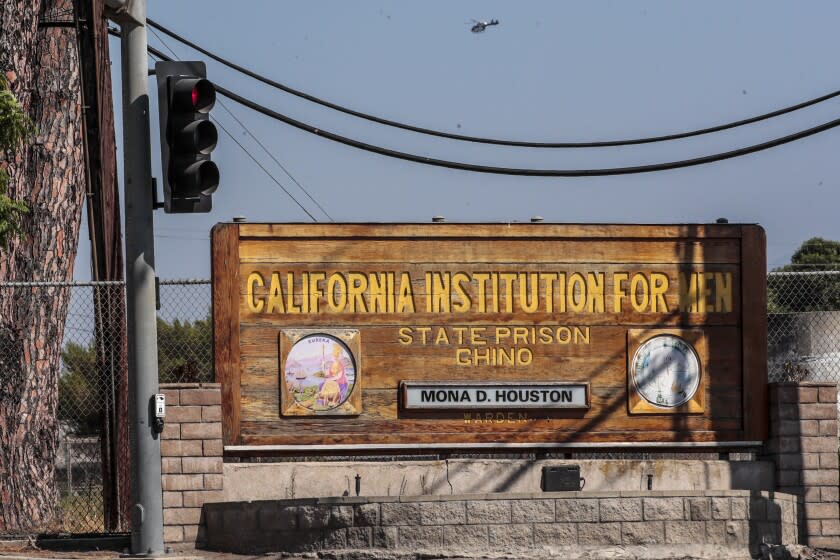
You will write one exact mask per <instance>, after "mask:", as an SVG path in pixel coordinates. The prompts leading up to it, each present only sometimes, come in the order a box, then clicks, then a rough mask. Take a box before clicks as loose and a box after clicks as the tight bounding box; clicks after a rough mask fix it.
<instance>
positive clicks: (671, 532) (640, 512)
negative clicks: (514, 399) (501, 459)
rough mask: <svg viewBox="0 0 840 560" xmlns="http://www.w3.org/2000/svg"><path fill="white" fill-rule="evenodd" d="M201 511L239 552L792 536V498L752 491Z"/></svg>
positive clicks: (727, 542) (779, 539) (218, 542)
mask: <svg viewBox="0 0 840 560" xmlns="http://www.w3.org/2000/svg"><path fill="white" fill-rule="evenodd" d="M205 514H206V519H207V542H206V546H207V547H208V548H210V549H214V550H223V551H228V552H237V553H242V554H247V553H257V552H267V551H277V552H307V551H317V550H329V549H341V548H376V549H402V550H412V551H415V552H416V551H417V550H430V551H435V550H438V551H439V550H440V548H442V547H445V548H446V551H447V553H448V554H452V553H453V551H460V550H468V551H470V552H471V553H474V552H476V551H480V550H485V551H493V552H494V553H500V552H503V551H510V550H516V549H519V548H544V547H547V546H548V547H557V546H599V545H622V546H623V545H685V544H701V543H706V544H710V545H718V546H724V547H727V548H734V549H741V550H746V549H747V547H749V548H750V549H751V550H752V551H754V552H757V551H758V547H759V545H760V544H761V543H768V544H781V543H784V544H794V543H796V542H797V498H796V497H795V496H791V495H788V494H782V493H779V492H776V493H772V492H771V493H768V492H757V491H750V490H716V491H715V490H708V491H702V492H691V491H688V492H673V491H634V492H563V493H559V492H556V493H547V492H545V493H537V494H474V495H461V496H399V497H397V496H391V497H370V498H367V497H341V498H309V499H297V500H266V501H257V502H222V503H214V504H207V505H206V506H205Z"/></svg>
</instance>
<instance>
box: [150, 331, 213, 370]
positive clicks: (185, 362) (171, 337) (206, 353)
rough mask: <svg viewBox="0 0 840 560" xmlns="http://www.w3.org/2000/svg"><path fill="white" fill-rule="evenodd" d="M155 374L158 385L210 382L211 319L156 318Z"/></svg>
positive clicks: (211, 357)
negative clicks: (158, 378)
mask: <svg viewBox="0 0 840 560" xmlns="http://www.w3.org/2000/svg"><path fill="white" fill-rule="evenodd" d="M157 329H158V375H159V376H160V382H161V383H176V382H186V383H197V382H201V381H212V377H213V344H212V340H213V327H212V325H211V323H210V318H209V317H208V318H207V319H200V320H198V321H195V322H192V323H191V322H189V321H184V322H183V323H182V322H181V321H179V320H178V319H175V321H174V322H173V323H172V324H169V323H167V322H166V321H164V320H162V319H158V322H157Z"/></svg>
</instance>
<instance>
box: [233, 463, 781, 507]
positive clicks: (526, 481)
mask: <svg viewBox="0 0 840 560" xmlns="http://www.w3.org/2000/svg"><path fill="white" fill-rule="evenodd" d="M570 463H573V464H576V465H579V466H580V474H581V476H582V477H583V478H584V479H585V480H586V484H585V486H584V488H583V490H584V491H585V493H586V494H587V495H592V493H593V492H613V493H614V492H638V491H642V492H643V493H644V492H647V488H648V480H650V484H651V487H652V489H653V490H671V491H676V492H679V493H682V492H683V490H684V489H686V488H692V489H698V490H715V491H720V490H729V489H733V488H734V489H738V490H773V489H774V487H775V478H774V477H775V474H774V470H775V467H774V464H773V463H772V462H770V461H718V460H696V459H684V460H673V459H669V460H650V461H643V460H621V459H615V460H603V459H599V460H578V461H563V460H553V459H551V460H536V461H525V460H520V459H450V460H448V461H443V460H442V461H406V460H397V461H387V462H372V461H371V462H365V461H331V462H317V461H303V462H282V463H225V464H224V476H225V491H224V499H225V500H226V501H234V502H238V501H248V500H266V499H272V500H282V499H285V498H310V497H320V496H342V495H344V496H353V495H355V493H356V489H355V477H356V475H359V476H360V477H361V479H360V482H361V495H362V496H394V495H397V496H400V495H402V496H406V495H409V496H426V498H425V499H429V498H428V496H430V495H449V494H459V495H477V496H478V495H488V494H489V495H496V494H497V493H503V494H509V493H529V492H531V493H540V491H541V485H540V481H541V478H542V469H543V467H550V466H559V465H566V464H570ZM488 499H491V498H488Z"/></svg>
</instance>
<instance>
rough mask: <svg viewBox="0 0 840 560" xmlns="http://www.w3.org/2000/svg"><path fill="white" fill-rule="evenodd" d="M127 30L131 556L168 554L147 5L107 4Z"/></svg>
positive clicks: (117, 0)
mask: <svg viewBox="0 0 840 560" xmlns="http://www.w3.org/2000/svg"><path fill="white" fill-rule="evenodd" d="M106 3H107V5H108V8H110V9H111V13H112V14H113V15H112V19H115V20H116V21H118V22H119V23H120V26H121V28H122V29H121V32H122V33H121V36H122V37H121V49H120V50H121V58H122V105H123V107H122V110H123V154H124V156H123V157H124V160H123V161H124V178H123V184H124V185H125V253H126V259H125V268H126V271H125V278H126V288H125V289H126V312H127V326H128V393H129V396H128V403H129V418H128V421H129V422H130V432H131V466H132V470H131V474H132V477H131V483H132V484H131V491H132V501H133V507H132V509H131V552H132V554H135V555H142V556H146V555H150V556H151V555H161V554H163V553H164V548H163V491H162V486H161V466H160V439H159V434H158V426H156V425H155V421H154V416H155V415H154V410H153V406H154V400H155V394H156V393H157V392H158V367H157V358H158V356H157V312H156V305H155V301H156V293H155V292H156V289H155V256H154V254H155V253H154V229H153V228H154V222H153V215H152V212H153V195H152V192H153V191H152V164H151V146H150V137H149V81H148V80H149V78H148V65H147V62H146V60H147V59H146V48H147V38H146V0H130V1H128V0H107V1H106Z"/></svg>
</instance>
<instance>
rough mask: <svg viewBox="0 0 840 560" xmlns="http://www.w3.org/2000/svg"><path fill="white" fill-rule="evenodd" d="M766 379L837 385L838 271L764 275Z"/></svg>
mask: <svg viewBox="0 0 840 560" xmlns="http://www.w3.org/2000/svg"><path fill="white" fill-rule="evenodd" d="M767 312H768V314H767V356H768V359H767V373H768V378H769V380H770V381H831V382H837V381H840V271H834V270H831V271H828V270H827V271H808V272H771V273H769V274H768V275H767Z"/></svg>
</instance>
